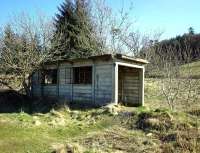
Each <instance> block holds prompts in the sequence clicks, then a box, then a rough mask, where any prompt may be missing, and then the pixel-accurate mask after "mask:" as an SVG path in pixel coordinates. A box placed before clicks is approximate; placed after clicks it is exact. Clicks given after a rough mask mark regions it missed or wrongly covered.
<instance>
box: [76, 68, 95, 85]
mask: <svg viewBox="0 0 200 153" xmlns="http://www.w3.org/2000/svg"><path fill="white" fill-rule="evenodd" d="M77 75H78V76H77ZM81 75H82V76H81ZM92 78H93V66H92V65H87V66H76V67H73V80H72V83H73V84H74V85H92Z"/></svg>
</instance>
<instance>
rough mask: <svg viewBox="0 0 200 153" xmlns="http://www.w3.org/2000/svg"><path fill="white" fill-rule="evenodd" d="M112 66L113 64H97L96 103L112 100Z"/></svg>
mask: <svg viewBox="0 0 200 153" xmlns="http://www.w3.org/2000/svg"><path fill="white" fill-rule="evenodd" d="M112 67H113V64H104V65H103V64H102V65H96V71H95V72H96V73H95V104H100V105H101V104H106V103H110V102H111V101H112Z"/></svg>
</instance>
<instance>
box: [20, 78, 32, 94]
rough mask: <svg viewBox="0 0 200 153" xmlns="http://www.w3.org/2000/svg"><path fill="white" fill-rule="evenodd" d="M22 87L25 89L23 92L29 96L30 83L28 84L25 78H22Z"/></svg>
mask: <svg viewBox="0 0 200 153" xmlns="http://www.w3.org/2000/svg"><path fill="white" fill-rule="evenodd" d="M22 85H23V87H24V90H25V93H26V95H27V96H29V97H30V96H31V90H30V85H28V84H27V83H26V80H24V81H23V84H22Z"/></svg>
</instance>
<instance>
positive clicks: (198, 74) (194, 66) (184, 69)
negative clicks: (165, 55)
mask: <svg viewBox="0 0 200 153" xmlns="http://www.w3.org/2000/svg"><path fill="white" fill-rule="evenodd" d="M199 67H200V61H196V62H192V63H190V64H185V65H183V66H181V71H180V75H181V76H182V77H188V73H189V74H190V76H191V77H192V78H198V79H199V78H200V70H199ZM188 69H189V70H190V72H188Z"/></svg>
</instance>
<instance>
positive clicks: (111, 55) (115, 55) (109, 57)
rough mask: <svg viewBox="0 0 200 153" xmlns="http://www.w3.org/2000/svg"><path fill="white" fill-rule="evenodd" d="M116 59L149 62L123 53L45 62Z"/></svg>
mask: <svg viewBox="0 0 200 153" xmlns="http://www.w3.org/2000/svg"><path fill="white" fill-rule="evenodd" d="M114 59H121V60H124V61H132V62H136V63H140V64H148V63H149V62H148V61H147V60H144V59H140V58H134V57H131V56H127V55H123V54H103V55H97V56H90V57H87V58H76V59H61V60H54V61H47V62H45V63H44V64H57V63H63V62H67V63H70V64H73V63H74V62H80V61H88V60H114Z"/></svg>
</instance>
